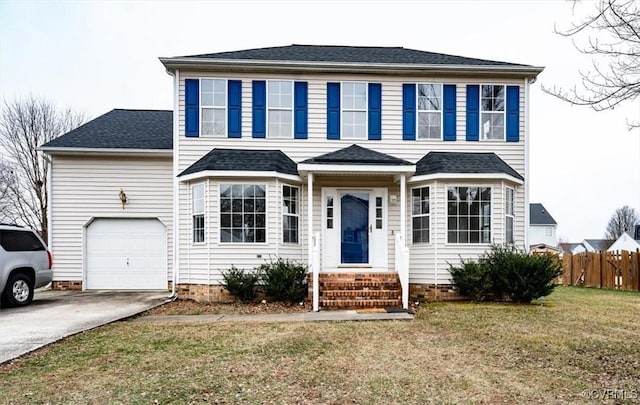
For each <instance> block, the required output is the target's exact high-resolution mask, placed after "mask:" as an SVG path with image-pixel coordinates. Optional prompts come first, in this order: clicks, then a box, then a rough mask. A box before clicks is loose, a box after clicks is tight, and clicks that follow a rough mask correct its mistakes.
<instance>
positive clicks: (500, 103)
mask: <svg viewBox="0 0 640 405" xmlns="http://www.w3.org/2000/svg"><path fill="white" fill-rule="evenodd" d="M504 107H505V86H502V85H493V84H490V85H483V86H482V91H481V93H480V135H481V137H482V140H504V134H505V132H504V122H505V108H504Z"/></svg>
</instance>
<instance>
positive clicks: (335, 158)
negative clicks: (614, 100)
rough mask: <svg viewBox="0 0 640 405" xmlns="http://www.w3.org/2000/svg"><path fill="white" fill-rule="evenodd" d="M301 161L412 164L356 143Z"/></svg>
mask: <svg viewBox="0 0 640 405" xmlns="http://www.w3.org/2000/svg"><path fill="white" fill-rule="evenodd" d="M301 163H312V164H333V165H354V164H355V165H393V166H402V165H409V166H410V165H413V163H411V162H408V161H406V160H403V159H399V158H397V157H394V156H391V155H387V154H386V153H381V152H376V151H375V150H371V149H367V148H363V147H362V146H358V145H351V146H348V147H346V148H343V149H339V150H336V151H333V152H329V153H325V154H324V155H320V156H316V157H313V158H311V159H307V160H305V161H302V162H301Z"/></svg>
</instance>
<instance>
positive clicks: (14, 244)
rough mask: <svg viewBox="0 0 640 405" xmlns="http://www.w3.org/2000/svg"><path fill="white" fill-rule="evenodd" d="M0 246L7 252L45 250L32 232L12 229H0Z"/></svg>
mask: <svg viewBox="0 0 640 405" xmlns="http://www.w3.org/2000/svg"><path fill="white" fill-rule="evenodd" d="M0 246H2V248H3V249H4V250H6V251H7V252H24V251H27V252H34V251H37V250H46V249H45V248H44V246H42V243H41V242H40V240H39V239H38V237H37V236H36V235H34V234H33V232H30V231H18V230H14V229H5V230H0Z"/></svg>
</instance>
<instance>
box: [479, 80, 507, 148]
mask: <svg viewBox="0 0 640 405" xmlns="http://www.w3.org/2000/svg"><path fill="white" fill-rule="evenodd" d="M482 86H502V87H503V88H504V110H503V111H484V110H483V109H482ZM478 93H479V94H478V121H479V122H478V131H479V134H478V139H479V140H480V141H482V142H505V141H506V140H507V85H506V84H504V83H480V91H479V92H478ZM483 113H484V114H495V115H498V114H502V116H503V118H504V119H503V125H502V139H489V138H485V137H484V136H483V133H482V114H483Z"/></svg>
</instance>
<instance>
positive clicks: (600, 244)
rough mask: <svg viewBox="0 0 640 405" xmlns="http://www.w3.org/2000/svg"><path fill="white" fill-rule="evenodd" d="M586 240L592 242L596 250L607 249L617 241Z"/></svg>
mask: <svg viewBox="0 0 640 405" xmlns="http://www.w3.org/2000/svg"><path fill="white" fill-rule="evenodd" d="M584 241H585V242H587V243H588V244H590V245H591V246H592V247H593V248H594V249H595V250H596V251H605V250H607V249H609V248H610V247H611V245H613V242H615V240H610V239H585V240H584Z"/></svg>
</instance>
